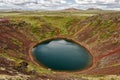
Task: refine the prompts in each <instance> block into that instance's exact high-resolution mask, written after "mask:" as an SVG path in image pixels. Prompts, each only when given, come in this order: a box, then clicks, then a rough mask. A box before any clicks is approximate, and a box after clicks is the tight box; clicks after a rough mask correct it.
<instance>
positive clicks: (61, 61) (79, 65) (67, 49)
mask: <svg viewBox="0 0 120 80" xmlns="http://www.w3.org/2000/svg"><path fill="white" fill-rule="evenodd" d="M33 57H34V58H35V59H36V61H37V62H38V63H40V64H42V65H44V66H45V67H47V68H50V69H53V70H66V71H72V70H82V69H84V68H86V67H88V66H90V63H91V59H92V56H91V55H90V54H89V52H88V51H87V50H86V49H85V48H83V47H82V46H80V45H78V44H76V43H74V42H73V41H68V40H64V39H56V40H49V41H45V42H43V43H40V44H39V45H37V46H36V47H34V49H33Z"/></svg>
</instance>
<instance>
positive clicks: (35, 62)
mask: <svg viewBox="0 0 120 80" xmlns="http://www.w3.org/2000/svg"><path fill="white" fill-rule="evenodd" d="M54 39H66V40H68V41H72V42H74V43H76V44H78V45H80V46H82V47H83V48H85V49H86V50H87V51H88V52H89V54H90V55H91V56H92V59H91V61H90V63H89V65H88V67H86V68H84V69H83V70H73V71H62V70H52V71H55V72H76V73H85V72H86V71H89V70H91V69H93V68H94V67H96V65H97V58H96V57H94V56H93V54H92V53H91V51H90V50H89V48H87V47H86V46H83V45H82V44H81V43H80V42H79V41H76V40H75V39H72V38H68V37H61V36H60V37H59V36H55V37H51V38H46V39H43V40H40V41H38V42H35V43H32V45H31V47H30V49H29V57H30V60H31V61H32V63H34V64H35V65H37V66H40V67H43V68H46V69H49V68H48V67H46V66H44V65H42V64H40V63H37V62H38V61H37V60H36V59H35V58H34V57H33V54H32V49H33V48H34V47H36V46H37V45H39V44H40V43H42V42H45V41H47V40H54Z"/></svg>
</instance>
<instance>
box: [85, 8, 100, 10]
mask: <svg viewBox="0 0 120 80" xmlns="http://www.w3.org/2000/svg"><path fill="white" fill-rule="evenodd" d="M87 10H102V9H100V8H88V9H87Z"/></svg>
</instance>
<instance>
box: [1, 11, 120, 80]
mask: <svg viewBox="0 0 120 80" xmlns="http://www.w3.org/2000/svg"><path fill="white" fill-rule="evenodd" d="M11 14H12V13H11ZM54 14H55V12H54ZM72 14H73V13H70V14H69V12H61V13H60V12H56V14H55V15H54V16H53V13H52V12H48V13H46V12H41V13H40V12H39V13H29V15H28V12H23V13H20V14H14V15H1V18H3V20H4V21H6V22H4V23H3V22H0V56H1V58H0V59H1V60H0V63H1V64H0V74H7V73H9V75H15V74H17V75H19V74H20V75H21V74H26V75H25V77H26V78H28V79H31V80H33V79H35V78H36V77H37V78H40V79H47V78H49V79H55V78H56V76H57V77H58V76H60V77H61V79H64V78H66V79H70V78H71V77H72V78H76V79H78V77H81V76H80V75H79V76H76V74H72V73H66V74H65V73H61V74H64V75H65V76H64V75H60V74H59V73H57V72H54V71H51V70H50V69H44V68H42V67H39V66H37V65H35V64H34V63H32V62H31V60H30V58H29V57H28V53H29V49H30V47H31V46H32V43H35V42H39V41H40V40H43V39H45V38H50V37H54V36H63V37H71V38H73V39H75V40H77V41H79V42H80V43H81V44H82V45H83V46H85V47H86V48H88V49H89V50H90V52H91V53H92V55H93V57H95V58H96V59H97V60H96V62H95V63H99V64H96V65H95V67H93V68H92V69H91V70H88V71H86V72H85V73H83V74H119V73H120V72H119V69H120V64H119V61H120V55H119V53H120V48H119V47H120V13H119V12H116V13H104V14H98V15H94V16H91V15H93V12H92V13H91V14H90V13H85V14H89V16H88V15H87V16H83V13H82V16H80V15H81V14H80V12H77V13H75V14H73V15H72ZM76 14H77V15H76ZM95 14H96V13H95ZM5 19H6V20H5ZM1 20H2V19H1ZM22 63H27V64H28V66H24V65H21V64H22ZM6 65H8V66H6ZM21 68H22V69H21ZM23 70H24V71H23ZM34 74H36V76H34ZM0 76H1V75H0ZM22 76H23V75H22ZM60 77H59V78H60ZM67 77H69V78H67ZM86 79H87V78H86Z"/></svg>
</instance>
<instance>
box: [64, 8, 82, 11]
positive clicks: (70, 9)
mask: <svg viewBox="0 0 120 80" xmlns="http://www.w3.org/2000/svg"><path fill="white" fill-rule="evenodd" d="M62 11H81V9H77V8H66V9H63V10H62Z"/></svg>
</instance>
